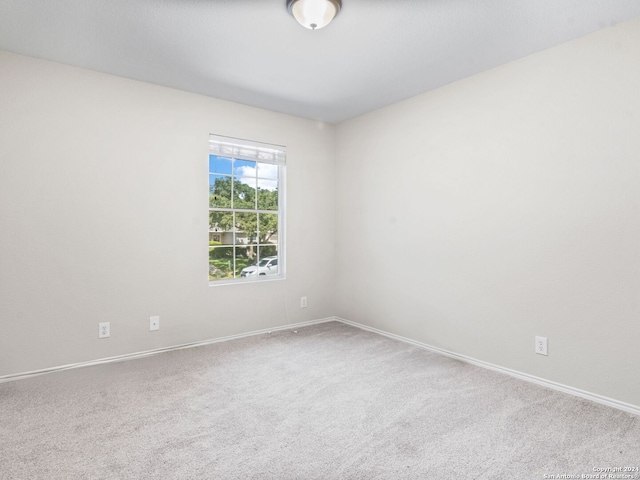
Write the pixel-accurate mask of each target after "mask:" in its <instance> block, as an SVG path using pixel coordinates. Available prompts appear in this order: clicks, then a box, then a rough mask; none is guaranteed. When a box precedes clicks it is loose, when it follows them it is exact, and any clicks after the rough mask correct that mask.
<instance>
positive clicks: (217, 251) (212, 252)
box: [209, 247, 233, 280]
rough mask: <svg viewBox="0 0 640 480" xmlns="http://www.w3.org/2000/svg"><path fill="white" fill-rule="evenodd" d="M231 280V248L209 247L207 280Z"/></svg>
mask: <svg viewBox="0 0 640 480" xmlns="http://www.w3.org/2000/svg"><path fill="white" fill-rule="evenodd" d="M222 278H233V247H209V280H220V279H222Z"/></svg>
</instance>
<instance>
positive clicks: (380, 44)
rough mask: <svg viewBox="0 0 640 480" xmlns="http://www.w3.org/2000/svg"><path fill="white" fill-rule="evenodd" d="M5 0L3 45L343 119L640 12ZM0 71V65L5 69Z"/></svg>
mask: <svg viewBox="0 0 640 480" xmlns="http://www.w3.org/2000/svg"><path fill="white" fill-rule="evenodd" d="M285 3H286V2H285V0H108V1H105V0H56V1H51V0H0V49H3V50H8V51H12V52H16V53H21V54H24V55H31V56H35V57H41V58H46V59H50V60H54V61H58V62H62V63H66V64H70V65H77V66H80V67H85V68H89V69H93V70H98V71H101V72H107V73H112V74H115V75H120V76H123V77H128V78H133V79H138V80H143V81H146V82H151V83H156V84H160V85H166V86H169V87H174V88H178V89H181V90H186V91H190V92H196V93H201V94H204V95H209V96H212V97H217V98H222V99H226V100H231V101H234V102H238V103H243V104H248V105H253V106H257V107H262V108H267V109H269V110H275V111H279V112H284V113H289V114H292V115H297V116H301V117H306V118H310V119H315V120H322V121H326V122H332V123H335V122H340V121H342V120H345V119H348V118H351V117H353V116H356V115H360V114H362V113H366V112H369V111H371V110H375V109H377V108H380V107H382V106H385V105H389V104H391V103H394V102H397V101H399V100H402V99H405V98H408V97H411V96H414V95H417V94H419V93H422V92H425V91H427V90H430V89H433V88H436V87H439V86H442V85H444V84H447V83H450V82H453V81H455V80H458V79H461V78H464V77H468V76H470V75H473V74H475V73H478V72H481V71H483V70H487V69H489V68H492V67H494V66H497V65H500V64H503V63H506V62H509V61H511V60H515V59H518V58H521V57H523V56H525V55H528V54H531V53H533V52H536V51H539V50H542V49H545V48H549V47H552V46H554V45H557V44H560V43H562V42H566V41H568V40H571V39H573V38H576V37H579V36H581V35H585V34H587V33H590V32H594V31H596V30H599V29H602V28H605V27H608V26H610V25H614V24H616V23H619V22H622V21H624V20H628V19H631V18H635V17H640V0H343V4H344V6H343V9H342V12H341V13H340V14H339V15H338V17H337V18H336V19H335V20H334V22H333V23H331V24H330V25H329V26H328V27H326V28H324V29H322V30H318V31H310V30H306V29H304V28H303V27H301V26H299V25H298V24H297V23H296V22H295V21H294V19H293V17H291V16H290V15H289V13H288V12H287V10H286V8H285ZM1 74H2V72H0V75H1Z"/></svg>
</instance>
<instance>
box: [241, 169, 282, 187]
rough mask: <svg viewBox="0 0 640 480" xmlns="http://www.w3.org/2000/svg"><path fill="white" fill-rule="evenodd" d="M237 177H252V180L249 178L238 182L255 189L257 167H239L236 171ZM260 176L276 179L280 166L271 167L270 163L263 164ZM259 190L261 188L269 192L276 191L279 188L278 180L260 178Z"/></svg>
mask: <svg viewBox="0 0 640 480" xmlns="http://www.w3.org/2000/svg"><path fill="white" fill-rule="evenodd" d="M236 175H241V176H242V177H251V179H249V178H242V177H240V178H238V180H239V181H240V182H241V183H244V184H245V185H250V186H251V187H255V180H253V179H255V178H256V168H255V167H249V166H246V165H243V166H242V167H238V168H237V169H236ZM260 176H261V177H271V178H273V177H276V178H277V176H278V166H277V165H270V164H268V163H262V164H260ZM258 188H261V189H263V190H269V191H274V190H275V189H277V188H278V180H275V179H274V180H265V179H263V178H259V179H258Z"/></svg>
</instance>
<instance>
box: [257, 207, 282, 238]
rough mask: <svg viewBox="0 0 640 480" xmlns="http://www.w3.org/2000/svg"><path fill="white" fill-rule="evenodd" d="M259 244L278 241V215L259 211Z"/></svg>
mask: <svg viewBox="0 0 640 480" xmlns="http://www.w3.org/2000/svg"><path fill="white" fill-rule="evenodd" d="M259 216H260V218H259V219H260V225H259V229H260V230H259V239H260V240H259V241H260V244H265V243H273V244H277V243H278V215H277V214H276V213H260V214H259Z"/></svg>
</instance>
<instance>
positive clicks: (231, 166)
mask: <svg viewBox="0 0 640 480" xmlns="http://www.w3.org/2000/svg"><path fill="white" fill-rule="evenodd" d="M280 168H281V167H280V166H279V165H275V164H271V163H264V162H259V161H252V160H244V159H236V158H232V157H231V158H230V157H222V156H218V155H214V154H210V155H209V280H210V281H216V280H225V279H233V278H243V277H247V278H260V277H262V278H264V277H263V276H267V275H277V274H278V230H279V224H280V218H279V208H278V207H279V204H278V201H279V199H278V187H279V173H280V171H279V169H280Z"/></svg>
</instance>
